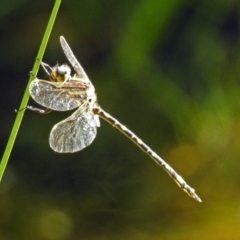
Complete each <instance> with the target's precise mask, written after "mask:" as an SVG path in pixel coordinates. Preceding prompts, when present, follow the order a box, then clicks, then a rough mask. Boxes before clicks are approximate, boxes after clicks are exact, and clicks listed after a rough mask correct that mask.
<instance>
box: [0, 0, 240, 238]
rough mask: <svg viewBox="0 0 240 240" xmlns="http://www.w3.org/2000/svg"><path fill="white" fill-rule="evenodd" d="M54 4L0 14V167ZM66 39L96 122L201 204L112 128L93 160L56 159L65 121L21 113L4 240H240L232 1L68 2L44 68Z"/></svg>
mask: <svg viewBox="0 0 240 240" xmlns="http://www.w3.org/2000/svg"><path fill="white" fill-rule="evenodd" d="M53 4H54V2H52V1H39V0H36V1H27V0H25V1H24V0H15V1H14V0H9V1H6V0H4V1H2V2H1V8H0V32H1V34H0V54H1V57H0V61H1V64H0V83H1V85H0V98H1V99H0V101H1V118H0V121H1V124H0V146H1V152H2V154H3V152H4V149H5V146H6V143H7V140H8V137H9V134H10V131H11V128H12V125H13V122H14V120H15V118H16V114H15V113H14V109H15V108H18V107H19V105H20V102H21V99H22V96H23V93H24V90H25V88H26V85H27V81H28V73H29V71H30V70H31V69H32V66H33V63H34V59H35V57H36V55H37V52H38V48H39V46H40V42H41V39H42V36H43V33H44V31H45V28H46V25H47V22H48V19H49V16H50V13H51V10H52V7H53ZM60 35H63V36H65V38H66V39H67V41H68V43H69V45H70V46H71V48H72V49H73V51H74V53H75V55H76V56H77V58H78V60H79V61H80V62H81V64H82V66H83V67H84V69H85V71H86V72H87V74H88V76H89V77H90V79H91V81H92V82H93V84H94V85H95V88H96V90H97V94H98V101H99V104H100V105H101V106H102V108H103V109H105V110H106V111H107V112H109V113H111V114H112V115H113V116H114V117H116V118H117V119H119V121H120V122H122V123H123V124H125V125H126V126H127V127H129V128H130V129H131V130H132V131H133V132H135V133H136V134H137V135H138V136H139V137H140V138H141V139H143V140H144V141H146V143H147V144H149V146H150V147H152V148H153V149H154V150H155V151H156V152H157V153H158V154H159V155H160V156H162V157H163V158H164V159H165V160H166V161H167V162H168V163H169V164H171V166H172V167H173V168H174V169H176V170H177V171H178V172H179V173H180V174H181V176H183V177H184V179H185V180H186V181H187V182H188V183H189V184H190V185H191V186H192V187H194V188H195V189H196V192H197V194H199V196H200V197H201V198H202V200H203V202H202V203H201V204H199V203H197V202H195V201H194V200H192V199H191V198H189V197H188V196H187V195H186V194H185V193H184V192H183V191H182V190H181V189H179V188H178V187H177V186H176V184H175V183H174V182H173V180H172V179H171V178H170V177H169V176H168V175H167V174H166V173H165V172H164V171H163V170H162V169H161V168H160V167H159V166H157V165H156V164H155V163H154V162H153V161H152V160H151V159H150V158H149V157H148V156H147V155H145V154H144V153H143V152H141V151H140V150H139V149H138V148H137V147H136V146H135V145H134V144H132V143H131V142H130V141H129V140H128V139H127V138H126V137H125V136H123V135H122V134H121V133H119V132H118V131H116V130H115V129H114V128H112V127H111V126H110V125H109V124H108V123H105V122H103V121H101V125H102V126H101V128H99V129H98V135H97V137H96V139H95V141H94V142H93V143H92V144H91V146H90V147H88V148H86V149H84V150H83V151H81V152H78V153H75V154H57V153H55V152H53V151H52V150H51V149H50V147H49V145H48V136H49V132H50V130H51V128H52V126H53V125H54V124H55V123H57V122H59V121H61V120H62V119H64V118H66V117H67V116H69V115H70V114H71V113H70V112H66V113H59V112H54V113H51V114H50V115H45V116H42V115H38V114H35V113H33V112H26V113H25V115H24V118H23V122H22V125H21V128H20V132H19V134H18V136H17V140H16V143H15V145H14V148H13V152H12V154H11V156H10V160H9V164H8V166H7V169H6V172H5V175H4V177H3V180H2V182H1V185H0V240H6V239H7V240H8V239H9V240H15V239H23V240H32V239H37V240H38V239H39V240H65V239H67V240H68V239H70V240H75V239H87V240H96V239H100V240H108V239H111V240H112V239H117V240H120V239H131V240H132V239H133V240H135V239H136V240H145V239H151V240H155V239H164V240H174V239H178V240H188V239H189V240H190V239H207V240H208V239H211V240H215V239H216V240H225V239H240V228H239V226H240V68H239V66H240V41H239V40H240V39H239V36H240V3H239V1H234V0H229V1H221V0H220V1H216V0H212V1H207V0H201V1H197V0H194V1H190V0H189V1H188V0H178V1H177V0H169V1H163V0H150V1H149V0H141V1H137V0H133V1H126V0H121V1H112V0H82V1H80V0H78V1H77V0H71V1H67V0H63V1H62V4H61V7H60V10H59V13H58V16H57V19H56V22H55V25H54V28H53V32H52V34H51V37H50V40H49V44H48V46H47V49H46V52H45V55H44V58H43V61H45V62H47V63H49V64H50V65H55V63H56V61H58V62H59V63H64V62H66V61H67V60H66V58H65V56H64V54H63V52H62V49H61V47H60V44H59V36H60ZM38 77H40V78H41V77H42V78H43V77H44V74H43V71H40V72H39V74H38ZM29 104H31V105H34V106H37V104H36V103H34V102H33V101H32V100H31V101H30V102H29Z"/></svg>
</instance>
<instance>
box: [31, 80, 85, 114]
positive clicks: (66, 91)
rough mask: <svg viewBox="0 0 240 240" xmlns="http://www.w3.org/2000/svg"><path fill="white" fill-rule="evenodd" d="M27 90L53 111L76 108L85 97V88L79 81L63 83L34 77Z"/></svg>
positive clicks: (37, 100) (38, 101) (36, 99)
mask: <svg viewBox="0 0 240 240" xmlns="http://www.w3.org/2000/svg"><path fill="white" fill-rule="evenodd" d="M74 84H75V85H74ZM58 86H62V87H61V88H60V87H58ZM29 92H30V95H31V97H32V98H33V99H34V100H35V101H36V102H37V103H38V104H40V105H42V106H44V107H46V108H49V109H52V110H55V111H67V110H71V109H74V108H77V107H78V106H80V105H81V104H82V103H83V102H84V101H85V99H86V90H85V89H84V85H83V83H81V82H79V81H76V82H74V81H71V82H67V83H64V84H63V83H62V82H60V83H56V82H49V81H45V80H39V79H36V80H34V81H32V82H31V84H30V86H29Z"/></svg>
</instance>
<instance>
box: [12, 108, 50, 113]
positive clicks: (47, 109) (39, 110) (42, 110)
mask: <svg viewBox="0 0 240 240" xmlns="http://www.w3.org/2000/svg"><path fill="white" fill-rule="evenodd" d="M25 110H30V111H33V112H36V113H39V114H49V113H50V112H51V111H52V109H49V108H46V109H40V108H35V107H32V106H26V107H25V108H22V109H19V110H16V109H15V112H16V113H18V112H21V111H25Z"/></svg>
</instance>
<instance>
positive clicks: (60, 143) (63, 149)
mask: <svg viewBox="0 0 240 240" xmlns="http://www.w3.org/2000/svg"><path fill="white" fill-rule="evenodd" d="M80 108H81V107H80ZM97 117H98V116H97ZM98 126H99V119H98V118H96V115H94V114H93V113H92V112H85V111H82V109H78V110H77V111H76V112H74V113H73V114H72V115H71V116H70V117H69V118H67V119H65V120H63V121H61V122H60V123H58V124H56V125H55V126H54V127H53V129H52V131H51V133H50V137H49V143H50V147H51V148H52V149H53V150H54V151H55V152H59V153H73V152H77V151H80V150H82V149H83V148H85V147H87V146H89V145H90V144H91V143H92V141H93V140H94V138H95V137H96V135H97V129H96V127H98Z"/></svg>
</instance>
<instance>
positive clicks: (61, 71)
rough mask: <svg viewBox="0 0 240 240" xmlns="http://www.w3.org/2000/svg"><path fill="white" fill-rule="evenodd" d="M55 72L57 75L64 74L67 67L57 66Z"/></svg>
mask: <svg viewBox="0 0 240 240" xmlns="http://www.w3.org/2000/svg"><path fill="white" fill-rule="evenodd" d="M57 73H58V74H59V75H64V74H66V73H67V67H66V66H63V65H62V66H59V67H57Z"/></svg>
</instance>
